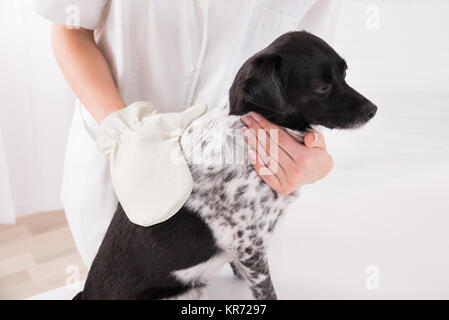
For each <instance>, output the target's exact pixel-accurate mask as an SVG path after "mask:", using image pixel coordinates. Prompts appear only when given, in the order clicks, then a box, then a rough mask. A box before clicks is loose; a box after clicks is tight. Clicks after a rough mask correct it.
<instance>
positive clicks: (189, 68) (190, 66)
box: [186, 63, 195, 73]
mask: <svg viewBox="0 0 449 320" xmlns="http://www.w3.org/2000/svg"><path fill="white" fill-rule="evenodd" d="M186 71H187V72H188V73H192V72H193V71H195V66H194V65H193V63H189V64H188V65H187V67H186Z"/></svg>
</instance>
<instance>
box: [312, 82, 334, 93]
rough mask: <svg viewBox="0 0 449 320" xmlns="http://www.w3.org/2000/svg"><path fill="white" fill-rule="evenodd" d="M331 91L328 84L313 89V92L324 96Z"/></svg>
mask: <svg viewBox="0 0 449 320" xmlns="http://www.w3.org/2000/svg"><path fill="white" fill-rule="evenodd" d="M330 89H331V85H330V84H329V83H324V84H322V85H320V86H319V87H317V88H315V90H314V91H315V92H316V93H318V94H326V93H328V92H329V90H330Z"/></svg>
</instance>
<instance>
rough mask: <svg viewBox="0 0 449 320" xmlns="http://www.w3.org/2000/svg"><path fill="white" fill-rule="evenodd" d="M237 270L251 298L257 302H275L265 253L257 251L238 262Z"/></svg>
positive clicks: (260, 250) (274, 293)
mask: <svg viewBox="0 0 449 320" xmlns="http://www.w3.org/2000/svg"><path fill="white" fill-rule="evenodd" d="M238 270H240V271H242V273H243V275H244V277H245V279H246V280H247V282H248V284H249V286H250V289H251V291H252V293H253V296H254V298H255V299H257V300H276V299H277V297H276V292H275V290H274V287H273V283H272V282H271V276H270V270H269V267H268V261H267V258H266V255H265V251H263V250H262V249H259V250H258V251H254V252H252V253H251V254H250V255H248V254H245V255H244V256H242V258H241V259H240V260H239V267H238Z"/></svg>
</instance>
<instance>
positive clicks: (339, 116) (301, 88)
mask: <svg viewBox="0 0 449 320" xmlns="http://www.w3.org/2000/svg"><path fill="white" fill-rule="evenodd" d="M346 69H347V65H346V62H345V60H343V59H342V58H341V57H340V56H339V55H338V54H337V53H336V52H335V51H334V50H333V49H332V48H331V47H330V46H329V45H328V44H327V43H326V42H325V41H323V40H321V39H320V38H318V37H316V36H314V35H312V34H310V33H307V32H304V31H301V32H289V33H286V34H284V35H282V36H280V37H279V38H277V39H276V40H275V41H274V42H273V43H272V44H270V45H269V46H268V47H267V48H265V49H264V50H262V51H261V52H259V53H257V54H256V55H254V56H253V57H251V58H250V59H249V60H248V61H246V62H245V64H244V65H243V66H242V67H241V68H240V70H239V72H238V73H237V76H236V78H235V80H234V83H233V85H232V87H231V89H230V91H229V95H230V107H231V110H230V114H232V115H244V114H246V113H248V112H250V111H256V112H258V113H260V114H261V115H263V116H264V117H265V118H267V119H268V120H270V121H271V122H273V123H275V124H277V125H280V126H284V127H287V128H290V129H293V130H299V131H305V130H307V129H309V128H310V125H322V126H325V127H327V128H331V129H333V128H339V129H345V128H356V127H359V126H361V125H363V124H365V123H366V122H368V121H369V120H370V119H371V118H373V117H374V115H375V114H376V111H377V108H376V106H375V105H374V104H372V103H371V102H370V101H369V100H368V99H366V98H365V97H364V96H362V95H361V94H360V93H358V92H357V91H355V90H354V89H352V88H351V87H350V86H349V85H348V84H347V83H346V81H345V74H346Z"/></svg>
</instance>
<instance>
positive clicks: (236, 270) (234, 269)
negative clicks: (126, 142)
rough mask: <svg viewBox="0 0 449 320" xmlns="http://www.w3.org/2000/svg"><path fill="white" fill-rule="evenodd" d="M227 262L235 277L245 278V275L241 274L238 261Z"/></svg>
mask: <svg viewBox="0 0 449 320" xmlns="http://www.w3.org/2000/svg"><path fill="white" fill-rule="evenodd" d="M229 264H230V265H231V269H232V272H233V273H234V276H236V278H237V279H240V280H243V279H245V276H244V275H243V273H242V271H241V270H240V269H239V266H238V262H231V263H229Z"/></svg>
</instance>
